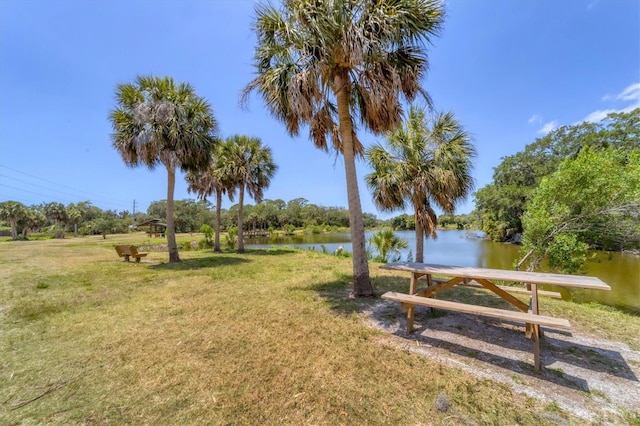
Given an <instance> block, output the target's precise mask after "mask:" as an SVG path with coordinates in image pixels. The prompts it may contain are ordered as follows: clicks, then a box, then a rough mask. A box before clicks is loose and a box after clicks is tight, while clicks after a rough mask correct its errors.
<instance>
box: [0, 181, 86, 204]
mask: <svg viewBox="0 0 640 426" xmlns="http://www.w3.org/2000/svg"><path fill="white" fill-rule="evenodd" d="M0 186H4V187H5V188H11V189H16V190H18V191H20V192H28V193H29V194H34V195H40V196H41V197H45V198H50V199H54V200H57V201H65V202H67V203H73V201H70V200H67V199H64V198H59V197H52V196H51V195H45V194H40V193H38V192H33V191H29V190H26V189H22V188H16V187H15V186H11V185H5V184H3V183H0Z"/></svg>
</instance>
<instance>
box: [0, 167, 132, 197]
mask: <svg viewBox="0 0 640 426" xmlns="http://www.w3.org/2000/svg"><path fill="white" fill-rule="evenodd" d="M0 167H3V168H5V169H8V170H11V171H14V172H16V173H20V174H23V175H25V176H29V177H31V178H34V179H38V180H41V181H43V182H46V183H49V184H52V185H55V186H60V187H64V188H67V189H70V190H72V191H76V192H80V193H83V194H87V195H90V196H91V197H92V198H100V197H96V195H95V194H92V193H90V192H86V191H83V190H81V189H77V188H73V187H71V186H68V185H63V184H60V183H57V182H53V181H50V180H48V179H44V178H42V177H39V176H36V175H32V174H30V173H27V172H23V171H21V170H18V169H14V168H13V167H9V166H5V165H4V164H0ZM7 177H8V176H7ZM12 179H15V178H12ZM15 180H18V179H15ZM24 183H28V182H24ZM28 184H29V185H33V186H38V185H35V184H32V183H28ZM45 189H49V188H45ZM53 191H57V190H53ZM57 192H61V191H57ZM67 195H72V194H68V193H67ZM73 196H74V197H76V196H77V195H73ZM103 199H109V200H111V201H116V202H118V203H119V204H120V205H128V204H129V203H128V202H125V201H123V200H119V199H116V198H111V197H103Z"/></svg>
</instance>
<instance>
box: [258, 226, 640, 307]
mask: <svg viewBox="0 0 640 426" xmlns="http://www.w3.org/2000/svg"><path fill="white" fill-rule="evenodd" d="M372 234H373V232H372V231H368V232H367V233H366V238H367V240H368V239H369V238H370V237H371V235H372ZM396 235H397V236H398V237H400V238H403V239H406V240H407V241H408V243H409V248H408V249H405V250H403V251H402V252H401V254H400V255H401V259H402V260H406V259H407V256H408V255H409V251H410V250H411V252H412V253H413V255H414V256H415V235H414V232H413V231H396ZM478 236H479V235H478V234H477V233H475V232H473V231H455V230H446V231H438V238H437V239H436V240H432V239H428V240H426V242H425V253H424V261H425V262H427V263H438V264H443V265H459V266H473V267H480V268H496V269H513V265H514V262H515V261H516V259H517V258H518V254H519V250H520V247H519V246H517V245H513V244H504V243H496V242H493V241H488V240H485V239H483V238H478ZM278 246H288V247H295V248H301V249H305V250H316V251H326V252H329V253H333V252H335V251H336V250H337V249H338V248H339V247H343V248H344V249H345V250H348V251H351V242H350V236H349V233H334V234H320V235H295V236H289V237H284V236H282V237H278V238H252V239H247V240H246V241H245V247H247V248H271V247H278ZM592 254H593V258H592V259H590V260H589V261H588V262H587V275H592V276H596V277H598V278H600V279H601V280H602V281H604V282H606V283H607V284H609V285H610V286H611V291H610V292H608V291H597V290H582V289H567V288H564V287H560V288H554V287H553V286H545V287H544V288H545V289H548V290H555V291H559V292H560V293H562V296H563V298H564V299H569V300H574V301H577V302H581V303H583V302H598V303H601V304H604V305H609V306H615V307H618V308H621V309H624V310H626V311H631V312H634V313H636V314H640V257H637V256H633V255H631V254H623V253H609V252H594V253H592Z"/></svg>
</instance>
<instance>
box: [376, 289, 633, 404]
mask: <svg viewBox="0 0 640 426" xmlns="http://www.w3.org/2000/svg"><path fill="white" fill-rule="evenodd" d="M370 317H371V318H372V320H373V321H375V322H376V323H379V324H382V325H383V328H385V329H386V330H390V332H391V333H392V334H394V335H396V336H398V337H401V338H403V339H406V340H407V341H411V342H419V343H420V344H424V345H426V346H432V347H435V348H440V349H444V350H446V351H448V352H451V353H453V354H456V355H458V356H461V357H464V358H469V359H476V360H479V361H482V362H485V363H487V364H491V365H494V366H499V367H501V368H504V369H506V370H510V371H513V372H517V373H520V374H524V375H528V376H531V377H534V378H537V379H542V380H545V381H549V382H552V383H555V384H558V385H561V386H564V387H568V388H572V389H576V390H581V391H586V392H589V391H590V388H589V382H588V380H587V379H588V377H589V376H591V374H593V372H595V373H601V374H606V375H611V376H616V377H620V378H623V379H626V380H629V381H633V382H638V377H637V376H636V374H635V373H634V371H633V370H632V369H631V367H630V366H629V364H628V363H627V361H626V360H625V358H624V357H623V356H622V354H621V353H620V352H618V351H616V350H612V349H609V348H603V347H597V346H595V343H594V346H587V345H585V344H582V343H578V342H576V341H575V340H572V339H571V336H572V335H571V333H567V332H564V331H559V330H554V329H548V328H543V329H544V331H545V332H544V336H543V337H542V339H541V340H540V353H541V364H542V367H543V368H542V369H541V370H540V371H536V370H535V369H534V366H533V363H532V359H533V344H532V341H531V340H530V339H528V338H526V337H525V335H524V325H523V324H521V323H519V322H511V321H502V320H495V319H492V318H486V317H480V316H476V315H467V314H462V313H458V312H450V311H442V310H435V311H433V310H431V309H430V308H426V307H416V310H415V316H414V332H413V333H411V334H408V333H407V332H406V313H405V312H403V311H402V309H401V307H400V305H399V304H398V303H395V302H390V301H385V302H382V303H379V304H378V305H377V306H376V307H375V308H374V309H373V310H372V311H371V313H370ZM563 364H564V365H573V366H575V367H578V368H579V369H582V370H589V371H590V372H592V373H588V374H587V373H585V377H586V378H585V377H580V376H579V375H577V374H579V373H575V374H572V373H569V372H567V371H563V369H562V368H561V367H560V368H558V366H559V365H560V366H561V365H563ZM565 369H568V368H565ZM570 370H572V371H574V370H575V369H573V368H570Z"/></svg>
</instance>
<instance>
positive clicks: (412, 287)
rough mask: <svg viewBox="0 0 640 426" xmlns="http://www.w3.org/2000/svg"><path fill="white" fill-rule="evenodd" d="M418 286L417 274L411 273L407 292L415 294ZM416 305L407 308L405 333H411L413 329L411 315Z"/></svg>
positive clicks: (412, 315)
mask: <svg viewBox="0 0 640 426" xmlns="http://www.w3.org/2000/svg"><path fill="white" fill-rule="evenodd" d="M417 286H418V276H417V274H415V273H413V274H411V281H409V294H411V295H414V294H416V287H417ZM415 310H416V307H415V305H411V306H409V308H408V309H407V333H411V332H412V331H413V317H414V314H415Z"/></svg>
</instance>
